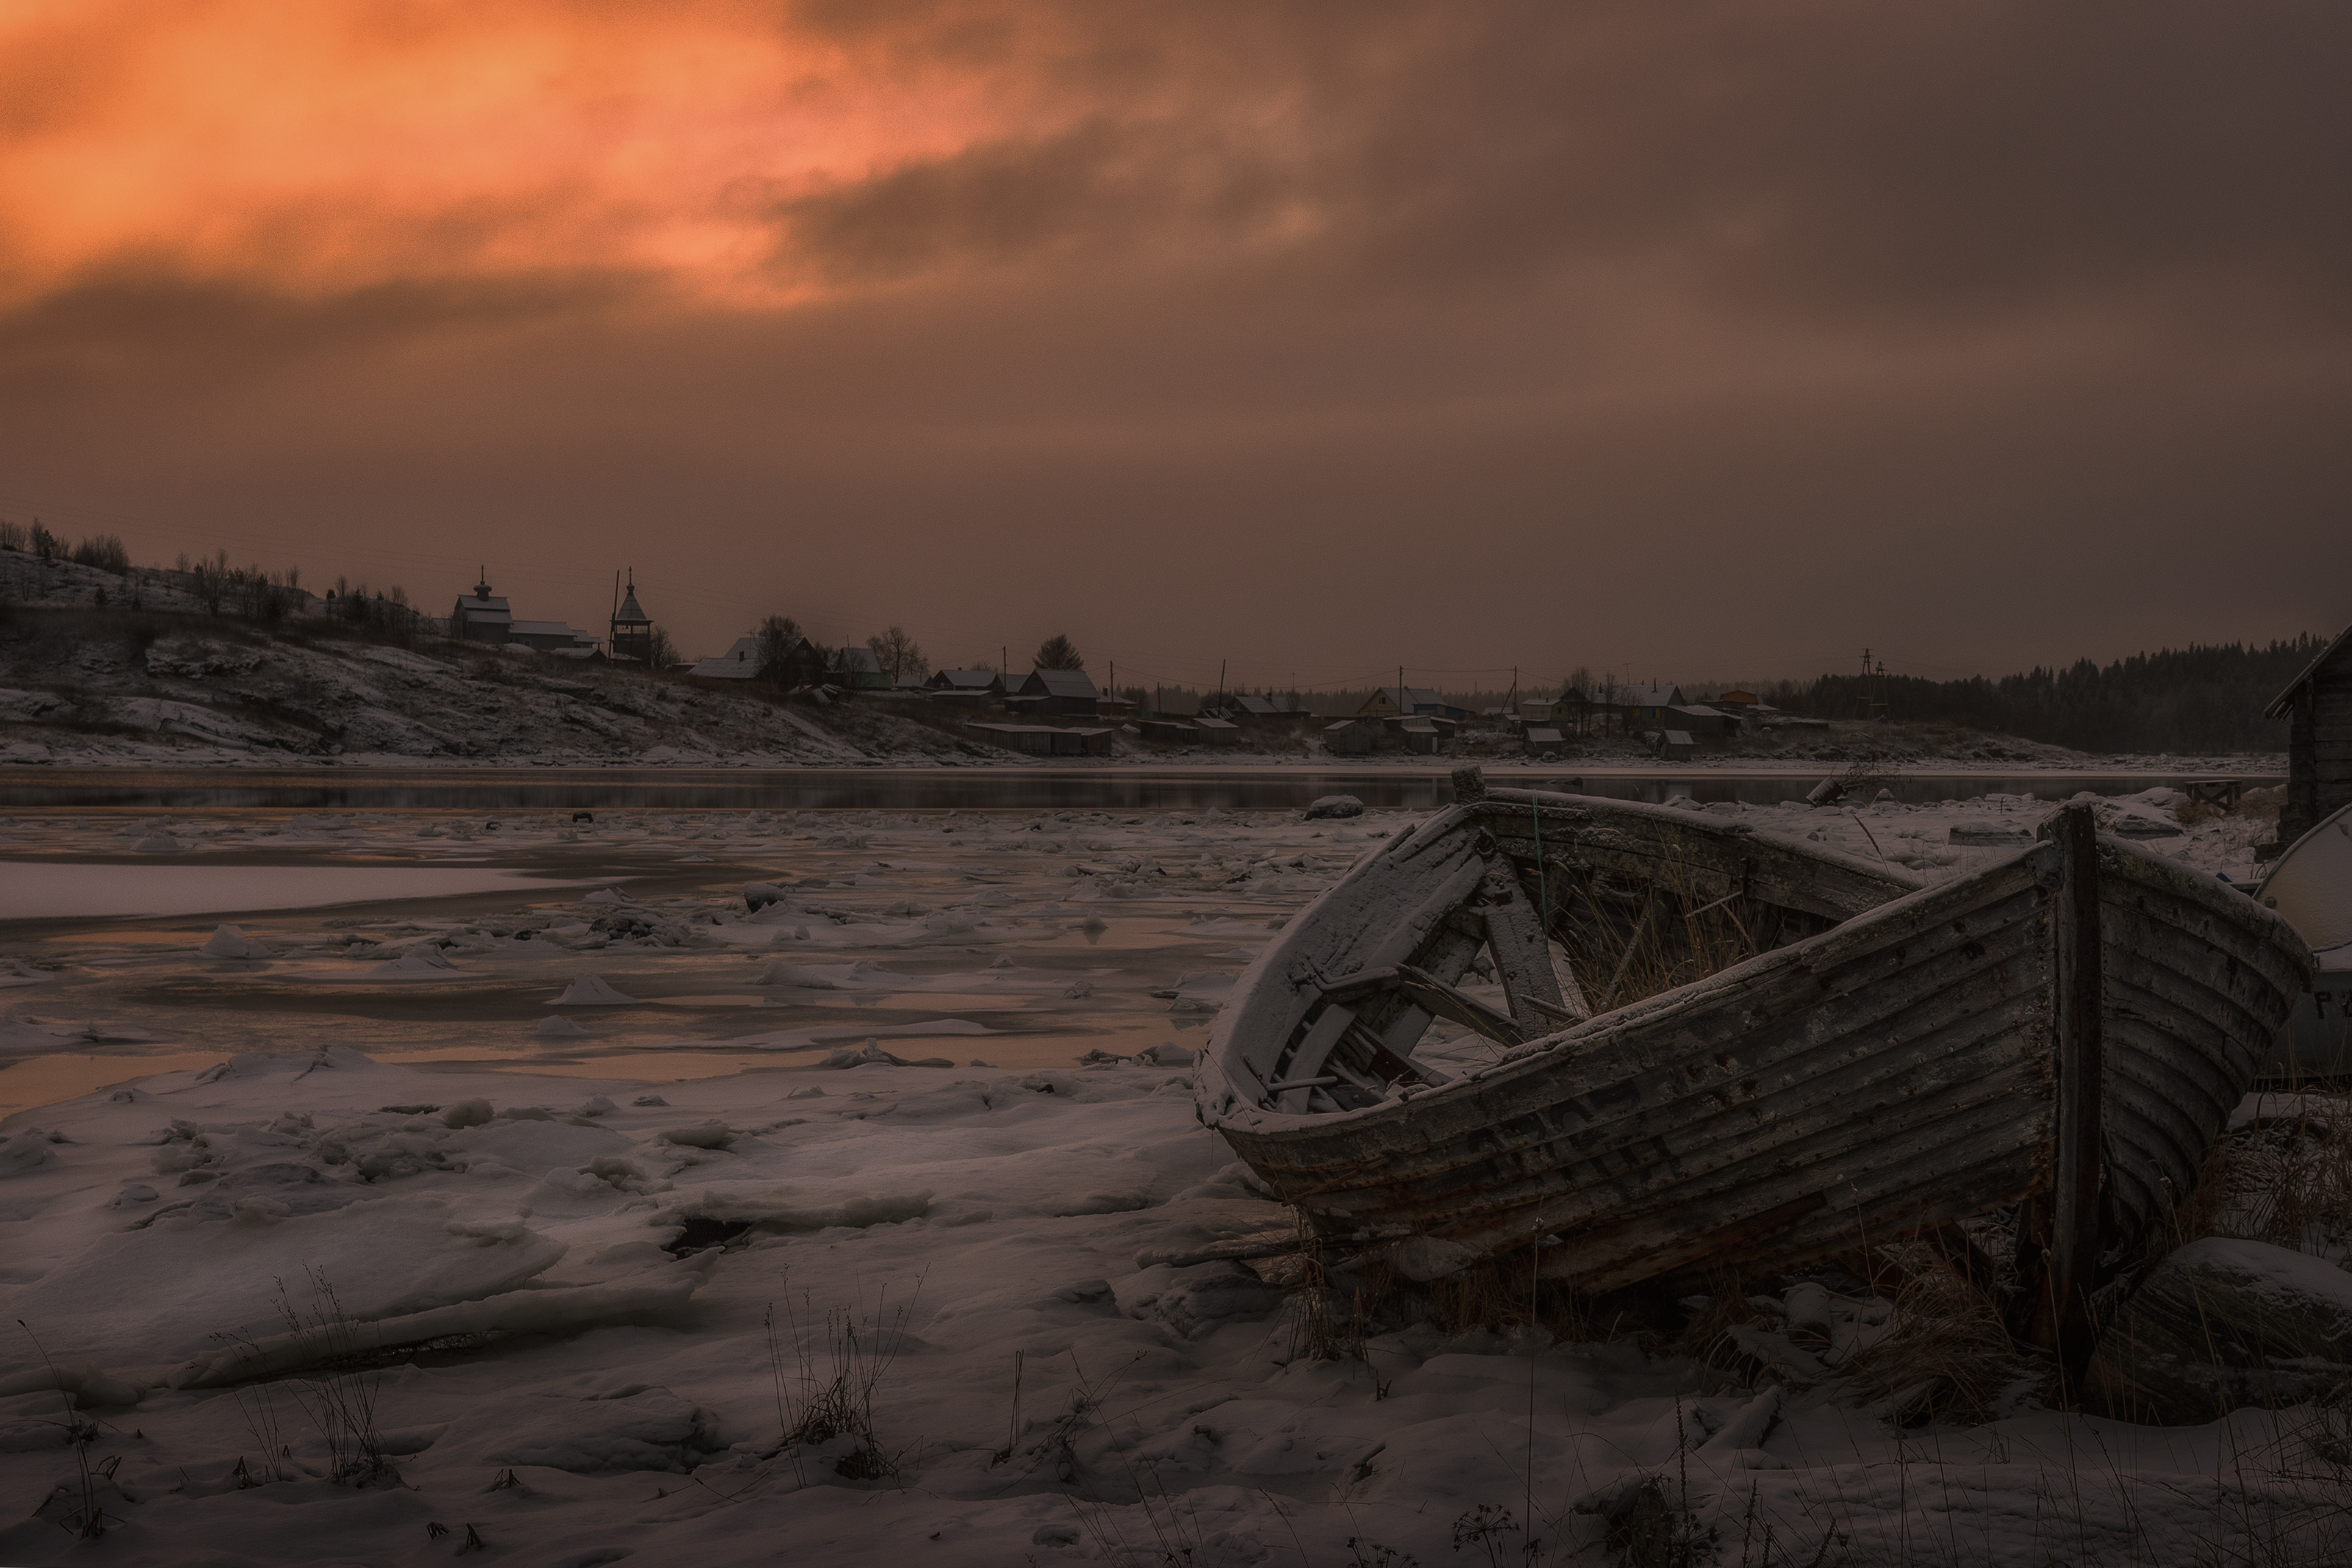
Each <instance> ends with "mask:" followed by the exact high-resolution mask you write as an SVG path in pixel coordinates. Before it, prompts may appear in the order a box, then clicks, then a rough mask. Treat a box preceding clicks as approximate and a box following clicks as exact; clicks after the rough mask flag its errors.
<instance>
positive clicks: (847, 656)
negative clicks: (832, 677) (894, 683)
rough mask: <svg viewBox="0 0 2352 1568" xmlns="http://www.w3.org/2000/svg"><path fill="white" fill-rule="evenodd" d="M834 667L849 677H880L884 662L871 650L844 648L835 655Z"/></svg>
mask: <svg viewBox="0 0 2352 1568" xmlns="http://www.w3.org/2000/svg"><path fill="white" fill-rule="evenodd" d="M833 667H834V668H835V669H836V670H839V671H840V672H841V673H842V674H848V675H878V674H881V673H882V661H881V660H879V659H877V658H876V657H875V656H874V650H873V649H871V648H857V647H849V648H842V649H838V650H836V651H835V653H834V655H833Z"/></svg>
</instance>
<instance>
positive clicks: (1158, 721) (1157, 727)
mask: <svg viewBox="0 0 2352 1568" xmlns="http://www.w3.org/2000/svg"><path fill="white" fill-rule="evenodd" d="M1138 727H1139V728H1140V729H1141V730H1142V732H1143V738H1144V739H1146V740H1156V741H1158V742H1159V743H1160V745H1162V746H1198V745H1200V744H1201V732H1200V730H1199V728H1198V727H1195V726H1192V725H1189V724H1186V723H1184V722H1183V721H1182V720H1181V719H1173V718H1147V719H1145V720H1143V721H1142V722H1141V723H1140V725H1139V726H1138Z"/></svg>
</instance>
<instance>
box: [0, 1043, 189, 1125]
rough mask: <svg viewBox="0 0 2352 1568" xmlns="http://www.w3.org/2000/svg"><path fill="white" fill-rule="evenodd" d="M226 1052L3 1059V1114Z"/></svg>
mask: <svg viewBox="0 0 2352 1568" xmlns="http://www.w3.org/2000/svg"><path fill="white" fill-rule="evenodd" d="M228 1055H229V1053H228V1052H227V1051H162V1052H157V1053H155V1054H153V1055H147V1056H36V1057H29V1058H26V1059H25V1060H22V1061H13V1062H9V1061H0V1116H5V1115H7V1114H8V1113H11V1112H14V1111H22V1110H26V1109H27V1108H29V1107H31V1106H35V1105H54V1104H56V1103H58V1101H60V1100H71V1099H74V1098H76V1097H77V1096H79V1095H83V1094H91V1093H95V1092H98V1091H99V1090H100V1089H104V1088H106V1087H107V1086H109V1085H110V1084H115V1083H129V1082H132V1081H133V1080H136V1079H141V1078H149V1077H152V1076H153V1075H154V1074H156V1073H158V1072H184V1071H196V1070H199V1069H202V1068H206V1067H210V1066H212V1065H213V1064H214V1063H215V1062H216V1061H226V1060H227V1059H228Z"/></svg>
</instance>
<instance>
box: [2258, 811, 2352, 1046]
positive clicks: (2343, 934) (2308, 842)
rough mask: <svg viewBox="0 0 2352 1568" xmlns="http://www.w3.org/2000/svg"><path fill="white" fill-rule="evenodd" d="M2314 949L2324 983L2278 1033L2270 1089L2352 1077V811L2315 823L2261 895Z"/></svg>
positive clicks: (2290, 850) (2305, 996) (2289, 851)
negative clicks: (2284, 1085) (2273, 1086)
mask: <svg viewBox="0 0 2352 1568" xmlns="http://www.w3.org/2000/svg"><path fill="white" fill-rule="evenodd" d="M2260 897H2261V899H2262V902H2263V907H2264V908H2266V909H2275V910H2277V911H2278V912H2279V914H2280V915H2281V916H2282V917H2283V918H2284V919H2285V921H2286V922H2287V924H2288V925H2292V926H2294V928H2295V930H2296V932H2297V933H2298V934H2300V935H2301V936H2302V937H2303V939H2304V940H2305V942H2308V943H2309V944H2311V949H2312V953H2313V955H2314V956H2315V958H2316V959H2317V960H2318V964H2319V975H2318V978H2317V979H2316V980H2315V982H2314V984H2313V985H2312V988H2311V989H2309V990H2307V991H2305V993H2304V994H2303V998H2302V999H2301V1000H2300V1001H2298V1002H2297V1003H2296V1004H2295V1009H2294V1015H2293V1016H2292V1017H2290V1018H2289V1019H2287V1021H2286V1025H2285V1027H2284V1028H2283V1029H2281V1030H2279V1034H2278V1041H2277V1044H2276V1045H2275V1047H2274V1048H2273V1051H2272V1056H2271V1060H2270V1061H2269V1063H2268V1064H2267V1066H2266V1067H2265V1069H2264V1071H2263V1077H2264V1079H2265V1080H2266V1081H2269V1082H2277V1083H2284V1084H2287V1085H2294V1084H2298V1083H2302V1082H2306V1081H2309V1080H2313V1079H2329V1080H2336V1079H2343V1078H2347V1077H2352V806H2347V807H2345V808H2343V809H2342V810H2338V811H2336V813H2334V814H2333V815H2332V816H2329V817H2326V818H2325V819H2323V820H2322V821H2319V822H2317V823H2315V824H2314V825H2313V827H2312V829H2311V831H2309V832H2306V833H2305V834H2304V835H2303V837H2301V838H2299V839H2297V840H2295V841H2294V843H2293V844H2292V845H2290V846H2288V848H2287V851H2286V852H2285V853H2284V854H2283V855H2281V856H2279V858H2278V860H2277V862H2275V863H2274V864H2273V865H2272V867H2271V872H2270V874H2269V875H2268V876H2266V877H2264V878H2263V883H2262V887H2261V889H2260Z"/></svg>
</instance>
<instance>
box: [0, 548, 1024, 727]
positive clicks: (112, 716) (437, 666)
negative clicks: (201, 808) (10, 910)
mask: <svg viewBox="0 0 2352 1568" xmlns="http://www.w3.org/2000/svg"><path fill="white" fill-rule="evenodd" d="M74 570H88V569H83V568H77V569H74ZM320 758H339V759H341V760H343V761H347V762H377V763H395V764H397V763H415V762H422V761H432V762H435V763H441V764H448V763H457V762H466V761H478V762H488V761H498V762H507V763H516V762H524V763H551V764H569V765H572V766H595V765H602V764H613V763H664V762H673V763H696V762H706V763H707V762H717V761H721V760H724V761H729V762H741V763H750V764H754V765H761V766H788V765H792V764H796V763H835V764H839V763H855V762H866V761H874V760H888V761H892V762H900V763H920V762H924V761H940V760H957V761H981V760H989V759H995V760H1009V758H1008V757H1007V756H1006V754H1004V753H1001V752H997V751H994V750H992V749H991V748H989V747H982V746H979V745H975V744H973V743H971V742H969V741H966V740H963V739H961V738H960V737H955V736H952V735H950V734H949V733H947V732H946V731H944V730H942V729H939V728H934V727H929V726H927V725H922V724H917V723H912V722H909V721H908V720H907V719H904V718H900V717H898V716H895V715H891V714H886V713H877V712H872V711H869V710H866V709H862V708H851V707H835V708H825V707H821V706H808V705H792V706H786V705H784V704H782V703H780V702H776V701H772V700H763V699H761V698H758V697H746V696H739V695H734V694H732V693H725V692H711V691H706V690H702V689H700V688H698V687H695V686H693V685H688V684H687V683H685V682H682V681H677V680H673V679H668V678H663V677H650V676H646V675H643V674H627V673H624V672H621V671H618V670H614V669H612V668H610V667H607V666H601V665H588V664H571V663H565V662H560V661H556V660H551V659H547V658H543V657H541V656H538V655H531V654H525V653H507V652H503V651H500V650H498V649H494V648H490V647H488V646H484V647H481V648H479V649H476V648H471V647H467V646H465V645H463V644H455V643H442V642H437V641H436V642H434V643H428V644H421V645H420V646H419V648H417V649H415V650H411V649H407V648H401V647H394V646H388V645H385V644H383V643H373V642H366V641H359V640H354V639H351V638H348V637H345V636H341V635H339V634H337V633H336V629H335V628H333V627H332V626H331V623H329V622H321V621H311V622H296V623H294V624H293V626H292V627H291V628H290V629H289V630H288V631H286V632H281V633H280V634H278V635H275V636H273V635H270V634H268V633H267V632H263V631H260V630H258V629H257V628H253V627H249V626H246V625H243V624H240V623H238V622H229V621H223V620H217V619H213V618H209V617H196V616H185V615H163V614H155V613H152V612H142V613H136V614H132V613H121V612H108V611H101V610H89V611H61V610H53V609H38V610H26V609H22V608H18V609H16V610H14V611H13V612H11V613H9V614H8V615H7V617H6V619H5V621H0V764H6V763H16V764H23V763H41V762H56V763H66V764H79V765H84V766H91V765H95V766H109V765H126V764H133V765H135V764H152V763H200V762H244V763H287V762H293V761H299V760H305V759H320Z"/></svg>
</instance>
